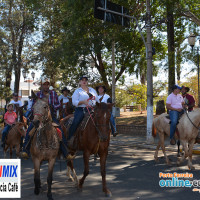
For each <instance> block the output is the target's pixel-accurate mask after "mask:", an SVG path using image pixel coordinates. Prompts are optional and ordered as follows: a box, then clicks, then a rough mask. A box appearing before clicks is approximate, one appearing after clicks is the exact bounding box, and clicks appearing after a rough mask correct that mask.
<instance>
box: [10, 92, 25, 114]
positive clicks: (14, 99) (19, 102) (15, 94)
mask: <svg viewBox="0 0 200 200" xmlns="http://www.w3.org/2000/svg"><path fill="white" fill-rule="evenodd" d="M9 104H14V111H15V112H16V106H18V107H22V106H23V105H22V102H21V101H20V100H19V99H18V94H17V93H13V99H12V100H11V101H10V103H9ZM15 105H16V106H15Z"/></svg>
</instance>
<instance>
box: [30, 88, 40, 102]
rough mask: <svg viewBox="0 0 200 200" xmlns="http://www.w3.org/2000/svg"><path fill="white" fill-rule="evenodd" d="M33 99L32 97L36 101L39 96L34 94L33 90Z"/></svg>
mask: <svg viewBox="0 0 200 200" xmlns="http://www.w3.org/2000/svg"><path fill="white" fill-rule="evenodd" d="M31 97H32V98H33V99H34V100H37V99H38V97H37V95H36V94H35V93H34V92H33V90H31Z"/></svg>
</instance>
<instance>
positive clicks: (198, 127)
mask: <svg viewBox="0 0 200 200" xmlns="http://www.w3.org/2000/svg"><path fill="white" fill-rule="evenodd" d="M184 111H185V113H186V115H187V117H188V119H189V121H190V122H191V124H192V125H193V126H194V127H195V128H196V129H198V130H200V128H199V127H197V126H196V125H195V124H194V123H193V122H192V120H191V119H190V117H189V115H188V112H187V110H186V109H184Z"/></svg>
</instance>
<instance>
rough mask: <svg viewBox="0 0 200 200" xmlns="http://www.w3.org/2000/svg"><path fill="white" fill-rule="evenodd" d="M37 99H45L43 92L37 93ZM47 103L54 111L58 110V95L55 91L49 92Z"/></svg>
mask: <svg viewBox="0 0 200 200" xmlns="http://www.w3.org/2000/svg"><path fill="white" fill-rule="evenodd" d="M36 95H37V97H38V98H40V99H43V98H45V95H44V93H43V91H40V92H38V93H37V94H36ZM34 103H35V101H34V102H33V104H34ZM48 103H49V105H51V106H53V108H54V111H56V110H58V109H59V108H60V102H59V100H58V95H57V93H56V92H55V91H53V90H49V99H48Z"/></svg>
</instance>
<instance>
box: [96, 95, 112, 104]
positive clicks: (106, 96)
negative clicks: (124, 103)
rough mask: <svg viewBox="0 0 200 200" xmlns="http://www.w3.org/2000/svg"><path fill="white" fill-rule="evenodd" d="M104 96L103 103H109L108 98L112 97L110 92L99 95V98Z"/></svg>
mask: <svg viewBox="0 0 200 200" xmlns="http://www.w3.org/2000/svg"><path fill="white" fill-rule="evenodd" d="M102 96H103V99H102V100H101V103H108V99H109V98H110V96H109V95H108V94H104V95H99V96H98V97H99V99H100V98H101V97H102Z"/></svg>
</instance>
